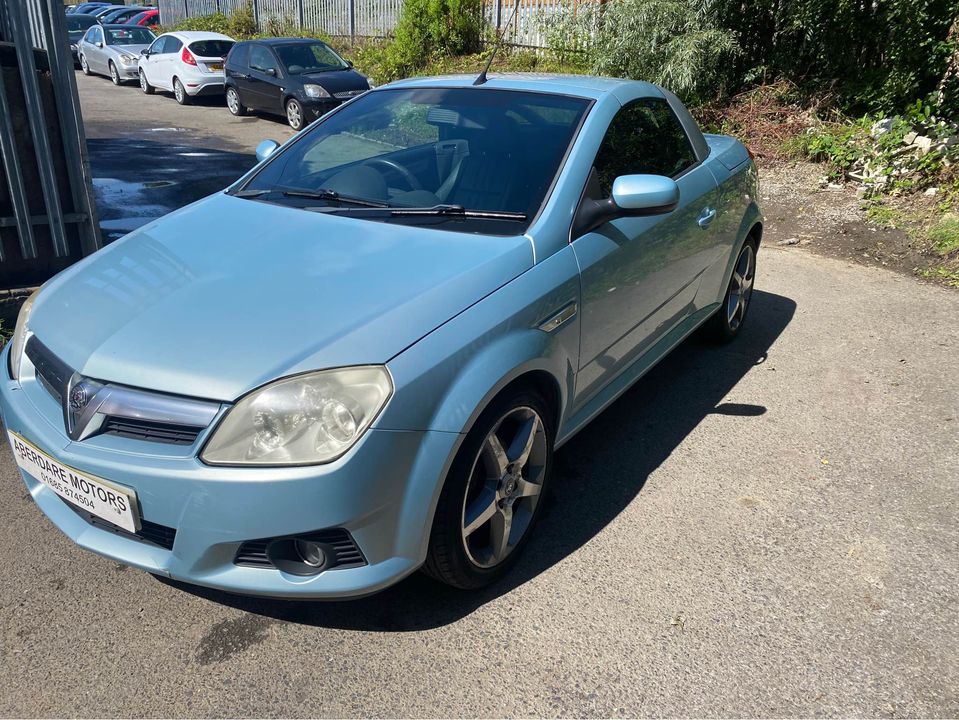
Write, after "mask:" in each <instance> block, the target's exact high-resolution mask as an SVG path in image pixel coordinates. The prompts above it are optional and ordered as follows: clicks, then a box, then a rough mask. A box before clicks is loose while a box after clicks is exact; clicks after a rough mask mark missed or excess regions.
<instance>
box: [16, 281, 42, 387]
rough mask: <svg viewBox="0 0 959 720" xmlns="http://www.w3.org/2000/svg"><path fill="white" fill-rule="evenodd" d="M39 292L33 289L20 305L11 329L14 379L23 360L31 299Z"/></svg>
mask: <svg viewBox="0 0 959 720" xmlns="http://www.w3.org/2000/svg"><path fill="white" fill-rule="evenodd" d="M39 292H40V291H39V290H34V291H33V294H32V295H31V296H30V297H28V298H27V299H26V302H24V303H23V305H22V306H21V307H20V314H19V315H18V316H17V324H16V327H14V329H13V337H12V338H10V377H12V378H13V379H14V380H19V379H20V362H21V361H22V360H23V348H24V346H25V345H26V344H27V332H28V328H27V323H29V321H30V313H31V312H32V311H33V301H34V300H36V298H37V295H38V294H39Z"/></svg>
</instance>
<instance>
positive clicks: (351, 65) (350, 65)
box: [346, 60, 353, 68]
mask: <svg viewBox="0 0 959 720" xmlns="http://www.w3.org/2000/svg"><path fill="white" fill-rule="evenodd" d="M346 67H348V68H351V67H353V61H352V60H347V61H346Z"/></svg>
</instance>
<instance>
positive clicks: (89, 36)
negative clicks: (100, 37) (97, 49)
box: [83, 27, 97, 44]
mask: <svg viewBox="0 0 959 720" xmlns="http://www.w3.org/2000/svg"><path fill="white" fill-rule="evenodd" d="M96 33H97V29H96V27H92V28H90V29H89V30H87V34H86V35H84V36H83V42H88V43H90V44H93V43H94V42H96V41H95V40H94V39H93V36H94V35H96Z"/></svg>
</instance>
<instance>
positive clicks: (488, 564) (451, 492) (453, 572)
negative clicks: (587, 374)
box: [423, 389, 555, 590]
mask: <svg viewBox="0 0 959 720" xmlns="http://www.w3.org/2000/svg"><path fill="white" fill-rule="evenodd" d="M554 439H555V428H554V427H553V413H552V412H551V410H550V407H549V404H548V403H547V402H546V401H545V400H544V399H543V397H542V396H541V395H540V394H539V393H538V392H536V391H534V390H530V389H518V390H516V391H514V392H511V393H508V394H505V395H501V396H500V397H499V398H497V399H496V400H495V401H493V403H492V404H491V405H490V406H489V407H488V408H487V409H486V410H485V411H483V414H482V415H480V417H479V419H478V420H477V421H476V424H475V425H474V426H473V428H472V430H470V432H469V433H468V434H467V436H466V439H465V440H464V441H463V444H462V446H461V447H460V450H459V452H458V453H457V455H456V458H455V460H454V461H453V464H452V466H451V468H450V471H449V475H448V476H447V478H446V482H445V484H444V485H443V490H442V492H441V494H440V499H439V502H438V503H437V507H436V514H435V515H434V517H433V526H432V529H431V531H430V542H429V551H428V555H427V558H426V564H425V565H424V566H423V570H424V572H426V573H427V574H428V575H430V576H432V577H433V578H435V579H437V580H439V581H441V582H444V583H446V584H448V585H452V586H453V587H457V588H460V589H464V590H467V589H475V588H480V587H483V586H485V585H488V584H490V583H492V582H493V581H495V580H497V579H498V578H499V577H501V576H502V575H503V574H504V573H506V572H507V571H508V570H509V568H510V567H511V566H512V565H513V563H514V562H515V561H516V559H517V557H518V556H519V554H520V552H521V550H522V549H523V547H524V546H525V544H526V542H527V541H528V540H529V537H530V535H531V534H532V529H533V527H534V526H535V524H536V521H537V520H538V518H539V512H540V510H541V508H542V506H543V498H544V496H545V491H546V489H547V487H548V483H549V477H550V471H551V469H552V459H553V442H554Z"/></svg>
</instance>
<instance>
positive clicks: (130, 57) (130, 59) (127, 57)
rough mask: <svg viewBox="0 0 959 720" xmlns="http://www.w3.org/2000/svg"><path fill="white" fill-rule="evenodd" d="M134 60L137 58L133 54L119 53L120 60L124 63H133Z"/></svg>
mask: <svg viewBox="0 0 959 720" xmlns="http://www.w3.org/2000/svg"><path fill="white" fill-rule="evenodd" d="M136 61H137V59H136V58H135V57H134V56H133V55H121V56H120V62H122V63H123V64H124V65H132V64H133V63H135V62H136Z"/></svg>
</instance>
